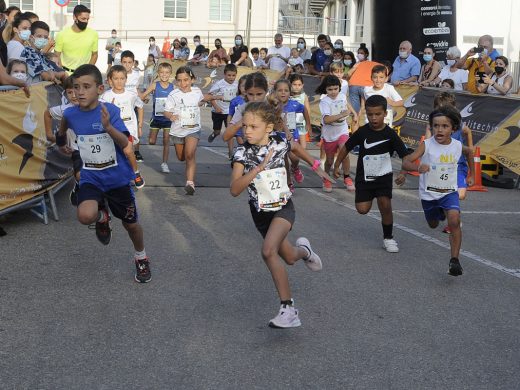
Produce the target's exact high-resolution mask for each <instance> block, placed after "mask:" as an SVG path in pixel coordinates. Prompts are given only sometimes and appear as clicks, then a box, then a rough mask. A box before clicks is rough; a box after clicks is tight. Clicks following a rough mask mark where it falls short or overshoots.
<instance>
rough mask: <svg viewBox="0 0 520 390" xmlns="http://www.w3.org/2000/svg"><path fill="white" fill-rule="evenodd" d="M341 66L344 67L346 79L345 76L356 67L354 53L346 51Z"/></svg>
mask: <svg viewBox="0 0 520 390" xmlns="http://www.w3.org/2000/svg"><path fill="white" fill-rule="evenodd" d="M343 65H344V67H345V77H347V74H348V72H349V70H350V69H352V68H353V67H354V65H356V56H354V53H352V52H351V51H346V52H344V54H343Z"/></svg>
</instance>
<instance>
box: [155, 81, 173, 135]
mask: <svg viewBox="0 0 520 390" xmlns="http://www.w3.org/2000/svg"><path fill="white" fill-rule="evenodd" d="M172 91H173V84H171V83H169V84H168V87H167V88H163V87H161V83H160V82H159V81H156V82H155V91H154V92H153V112H152V121H154V122H155V123H156V124H160V125H161V126H164V127H170V126H171V125H172V122H171V121H169V120H168V119H166V118H165V117H164V116H163V115H155V113H156V111H155V105H156V101H157V99H160V100H162V99H166V98H167V97H168V95H169V94H170V92H172ZM163 107H164V105H163Z"/></svg>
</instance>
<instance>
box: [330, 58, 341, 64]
mask: <svg viewBox="0 0 520 390" xmlns="http://www.w3.org/2000/svg"><path fill="white" fill-rule="evenodd" d="M341 61H342V60H341V58H339V59H333V60H332V62H336V63H338V62H341Z"/></svg>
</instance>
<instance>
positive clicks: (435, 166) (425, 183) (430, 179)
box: [419, 137, 462, 200]
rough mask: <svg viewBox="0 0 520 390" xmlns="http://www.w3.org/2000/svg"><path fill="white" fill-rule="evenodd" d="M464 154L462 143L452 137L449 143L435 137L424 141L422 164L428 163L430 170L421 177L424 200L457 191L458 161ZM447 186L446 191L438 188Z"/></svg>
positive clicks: (420, 182) (420, 193) (421, 192)
mask: <svg viewBox="0 0 520 390" xmlns="http://www.w3.org/2000/svg"><path fill="white" fill-rule="evenodd" d="M461 154H462V143H461V142H460V141H458V140H456V139H453V138H452V139H451V143H450V144H448V145H442V144H439V143H438V142H437V141H436V140H435V138H434V137H431V138H428V139H426V140H425V141H424V155H423V156H422V157H421V164H428V165H429V166H430V172H427V173H422V174H421V176H420V177H419V195H420V197H421V199H423V200H435V199H440V198H442V197H443V196H446V195H447V194H448V193H449V192H454V191H457V162H458V161H459V158H460V156H461ZM439 188H446V192H438V191H436V189H439Z"/></svg>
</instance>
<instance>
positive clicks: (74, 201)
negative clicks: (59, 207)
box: [69, 182, 79, 206]
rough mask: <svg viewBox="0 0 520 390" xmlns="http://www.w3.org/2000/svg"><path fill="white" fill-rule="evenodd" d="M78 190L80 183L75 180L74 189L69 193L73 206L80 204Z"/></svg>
mask: <svg viewBox="0 0 520 390" xmlns="http://www.w3.org/2000/svg"><path fill="white" fill-rule="evenodd" d="M78 191H79V183H78V182H75V183H74V188H73V189H72V191H70V194H69V200H70V204H71V205H73V206H77V205H78Z"/></svg>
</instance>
